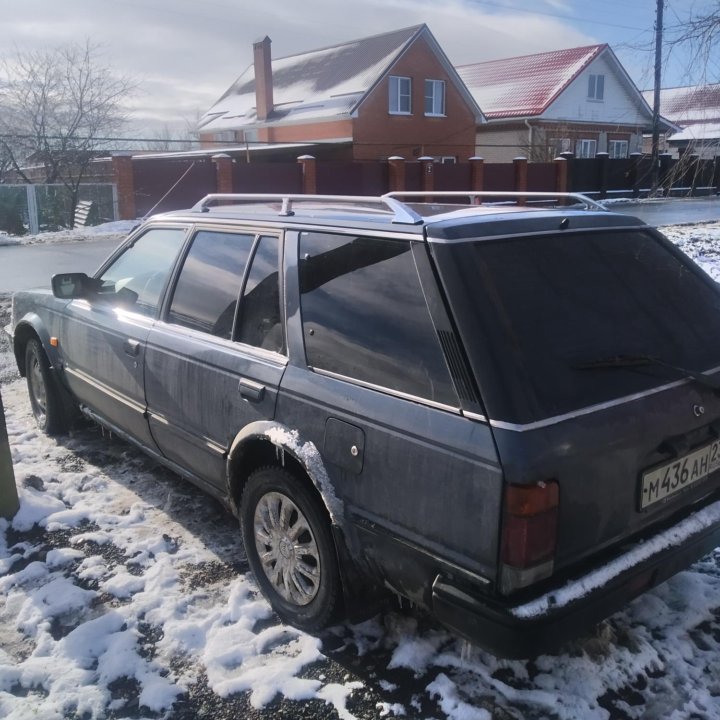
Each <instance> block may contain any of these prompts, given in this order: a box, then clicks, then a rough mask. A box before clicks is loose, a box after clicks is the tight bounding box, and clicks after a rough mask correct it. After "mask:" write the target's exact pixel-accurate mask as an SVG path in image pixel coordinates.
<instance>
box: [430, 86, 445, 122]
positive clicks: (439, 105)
mask: <svg viewBox="0 0 720 720" xmlns="http://www.w3.org/2000/svg"><path fill="white" fill-rule="evenodd" d="M425 114H426V115H445V81H444V80H426V81H425Z"/></svg>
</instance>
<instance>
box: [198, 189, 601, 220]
mask: <svg viewBox="0 0 720 720" xmlns="http://www.w3.org/2000/svg"><path fill="white" fill-rule="evenodd" d="M399 198H406V199H410V200H416V201H418V202H421V203H425V202H427V201H428V199H429V198H438V199H443V200H445V199H450V198H466V199H467V200H469V203H467V204H470V205H477V204H479V201H480V200H484V199H489V198H493V199H497V200H501V199H516V200H520V199H521V198H522V199H525V200H575V201H576V202H579V203H581V204H582V205H584V206H585V208H586V209H587V210H602V211H606V208H604V207H603V206H602V205H600V203H597V202H595V201H594V200H592V199H590V198H589V197H587V196H586V195H582V194H581V193H551V192H517V191H508V192H503V191H484V190H480V191H476V190H468V191H457V192H456V191H438V192H434V191H407V192H405V191H396V192H389V193H385V194H384V195H380V196H378V197H375V196H370V195H368V196H365V195H275V194H271V193H259V194H248V193H214V194H210V195H206V196H205V197H204V198H203V199H202V200H200V202H198V203H196V204H195V205H193V207H192V209H191V212H209V211H210V208H211V207H212V206H213V205H216V204H225V205H242V204H245V203H280V204H281V206H280V211H279V213H278V215H280V216H285V217H288V216H292V215H294V214H295V211H294V210H293V206H294V205H295V204H298V203H303V202H325V203H336V204H340V205H354V206H364V207H365V208H367V207H368V206H373V205H374V206H378V211H379V212H383V211H384V212H388V213H391V214H392V215H393V222H394V223H398V224H402V225H419V224H421V223H422V222H423V220H424V216H423V215H421V214H420V213H419V212H417V210H415V209H414V208H412V207H410V206H409V205H408V204H407V203H406V202H402V201H401V200H400V199H399Z"/></svg>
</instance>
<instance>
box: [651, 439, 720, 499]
mask: <svg viewBox="0 0 720 720" xmlns="http://www.w3.org/2000/svg"><path fill="white" fill-rule="evenodd" d="M718 468H720V440H714V441H713V442H711V443H710V444H709V445H705V446H704V447H701V448H698V449H697V450H693V451H692V452H691V453H688V454H687V455H684V456H683V457H681V458H678V459H677V460H673V461H672V462H669V463H666V464H665V465H661V466H660V467H657V468H655V469H654V470H648V471H647V472H646V473H643V476H642V482H641V486H640V509H641V510H643V509H644V508H646V507H648V505H652V504H653V503H656V502H660V500H664V499H665V498H666V497H669V496H670V495H674V494H675V493H677V492H680V491H681V490H683V489H684V488H686V487H688V486H689V485H692V484H694V483H696V482H698V481H699V480H702V479H703V478H705V477H707V476H708V475H709V474H710V473H711V472H714V471H715V470H717V469H718Z"/></svg>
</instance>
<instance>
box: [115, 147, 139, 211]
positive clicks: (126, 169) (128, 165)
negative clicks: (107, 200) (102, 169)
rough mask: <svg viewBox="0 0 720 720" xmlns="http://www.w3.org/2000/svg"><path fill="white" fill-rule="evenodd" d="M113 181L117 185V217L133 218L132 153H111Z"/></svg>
mask: <svg viewBox="0 0 720 720" xmlns="http://www.w3.org/2000/svg"><path fill="white" fill-rule="evenodd" d="M112 170H113V181H114V183H115V185H116V186H117V196H118V219H119V220H134V219H135V217H136V213H135V180H134V178H133V160H132V155H129V154H127V155H113V157H112Z"/></svg>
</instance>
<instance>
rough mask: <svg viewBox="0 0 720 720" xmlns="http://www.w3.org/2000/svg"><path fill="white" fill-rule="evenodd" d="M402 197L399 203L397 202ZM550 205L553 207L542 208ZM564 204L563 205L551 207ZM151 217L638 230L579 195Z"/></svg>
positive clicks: (294, 199)
mask: <svg viewBox="0 0 720 720" xmlns="http://www.w3.org/2000/svg"><path fill="white" fill-rule="evenodd" d="M401 198H402V200H401ZM549 202H554V203H555V204H556V206H555V207H548V203H549ZM558 203H563V205H562V206H557V204H558ZM153 220H160V221H162V220H173V221H176V220H180V221H184V222H187V221H190V222H194V223H197V222H207V221H212V222H230V223H232V222H242V223H243V224H246V223H252V224H255V223H260V224H270V225H273V226H280V227H292V226H308V225H312V226H320V227H334V228H337V227H338V226H342V227H343V228H345V229H348V230H372V231H383V232H384V233H388V232H389V233H398V234H410V235H412V236H418V237H425V236H427V238H428V239H429V240H439V241H445V242H447V241H453V240H464V239H471V238H478V237H484V238H488V237H495V236H499V235H503V236H507V235H515V234H520V233H522V234H527V233H537V232H548V231H557V230H558V229H561V230H566V229H570V228H572V229H591V228H594V229H597V228H606V227H615V228H617V227H642V226H644V225H645V223H643V222H642V221H641V220H638V219H637V218H633V217H631V216H627V215H619V214H615V213H611V212H608V211H607V210H606V209H605V208H604V207H602V206H601V205H600V204H598V203H596V202H595V201H594V200H592V199H590V198H588V197H586V196H584V195H580V194H577V193H533V192H527V193H517V192H475V191H463V192H430V193H423V192H403V193H387V194H385V195H382V196H378V197H364V196H339V195H270V194H216V195H208V196H206V197H205V198H203V199H202V200H201V201H200V202H199V203H197V204H196V205H195V206H194V207H192V208H190V209H188V210H179V211H174V212H170V213H165V214H162V215H157V216H154V218H153Z"/></svg>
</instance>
